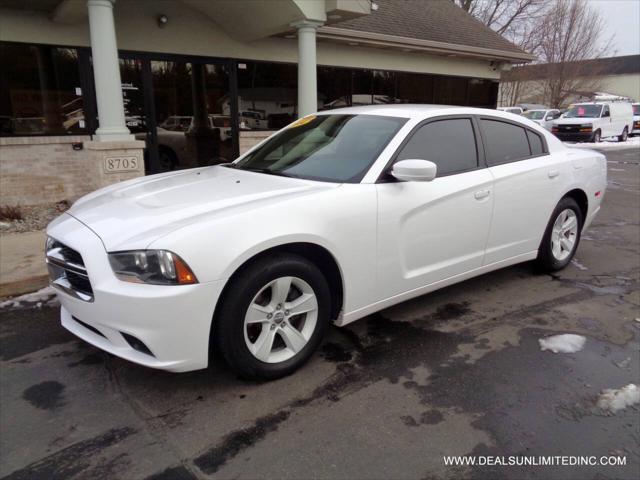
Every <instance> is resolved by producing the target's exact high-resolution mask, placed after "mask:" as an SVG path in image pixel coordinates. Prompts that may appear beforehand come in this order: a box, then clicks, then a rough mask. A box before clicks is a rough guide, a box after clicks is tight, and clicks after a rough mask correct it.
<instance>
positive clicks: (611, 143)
mask: <svg viewBox="0 0 640 480" xmlns="http://www.w3.org/2000/svg"><path fill="white" fill-rule="evenodd" d="M563 143H564V144H565V145H566V146H567V147H571V148H589V149H592V150H593V149H595V150H601V149H620V148H640V136H636V137H629V138H628V139H627V141H626V142H619V141H618V140H617V138H616V137H612V138H607V139H603V140H602V141H601V142H599V143H592V142H577V143H573V142H563Z"/></svg>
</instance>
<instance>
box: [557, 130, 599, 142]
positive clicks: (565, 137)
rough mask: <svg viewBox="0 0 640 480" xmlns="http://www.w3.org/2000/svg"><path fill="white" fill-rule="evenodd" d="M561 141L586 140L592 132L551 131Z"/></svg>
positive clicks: (591, 135)
mask: <svg viewBox="0 0 640 480" xmlns="http://www.w3.org/2000/svg"><path fill="white" fill-rule="evenodd" d="M553 134H554V135H555V136H556V137H558V138H559V139H560V140H562V141H563V142H588V141H590V140H591V138H592V137H593V132H562V131H559V132H553Z"/></svg>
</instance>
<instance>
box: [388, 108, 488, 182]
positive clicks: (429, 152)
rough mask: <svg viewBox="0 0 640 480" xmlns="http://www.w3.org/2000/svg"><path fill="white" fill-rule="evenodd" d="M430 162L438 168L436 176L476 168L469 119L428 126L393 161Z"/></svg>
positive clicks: (476, 158) (422, 128) (474, 147)
mask: <svg viewBox="0 0 640 480" xmlns="http://www.w3.org/2000/svg"><path fill="white" fill-rule="evenodd" d="M407 159H420V160H429V161H431V162H433V163H435V164H436V165H437V166H438V173H437V176H439V177H441V176H443V175H450V174H453V173H459V172H464V171H467V170H472V169H475V168H477V167H478V150H477V148H476V137H475V134H474V131H473V125H472V123H471V119H470V118H450V119H445V120H436V121H434V122H430V123H427V124H426V125H424V126H422V127H420V128H419V129H418V130H416V131H415V132H414V133H413V135H412V136H411V138H410V139H409V141H408V142H407V143H406V144H405V145H404V146H403V147H402V149H401V150H400V153H399V154H398V156H397V158H396V161H400V160H407Z"/></svg>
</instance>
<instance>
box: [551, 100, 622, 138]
mask: <svg viewBox="0 0 640 480" xmlns="http://www.w3.org/2000/svg"><path fill="white" fill-rule="evenodd" d="M632 129H633V110H632V109H631V104H630V103H626V102H587V103H575V104H573V105H571V106H570V107H569V110H567V111H566V112H565V113H564V114H563V115H562V117H560V118H559V119H557V120H554V122H553V127H551V132H553V134H554V135H555V136H556V137H558V138H559V139H560V140H569V141H574V142H594V143H597V142H599V141H600V140H601V139H602V138H604V137H618V141H620V142H626V141H627V137H628V136H629V134H630V133H631V130H632Z"/></svg>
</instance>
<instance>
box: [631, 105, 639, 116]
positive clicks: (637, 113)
mask: <svg viewBox="0 0 640 480" xmlns="http://www.w3.org/2000/svg"><path fill="white" fill-rule="evenodd" d="M631 108H633V114H634V115H640V105H632V106H631Z"/></svg>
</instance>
